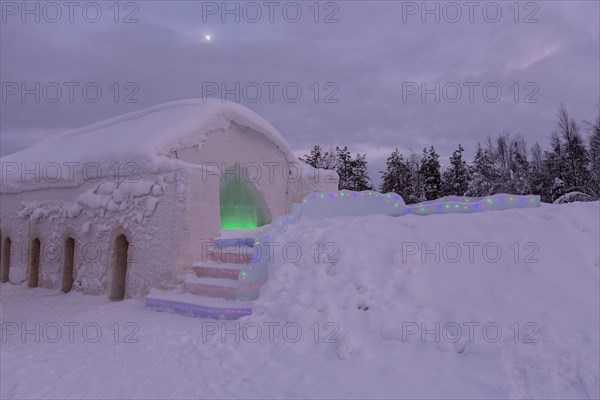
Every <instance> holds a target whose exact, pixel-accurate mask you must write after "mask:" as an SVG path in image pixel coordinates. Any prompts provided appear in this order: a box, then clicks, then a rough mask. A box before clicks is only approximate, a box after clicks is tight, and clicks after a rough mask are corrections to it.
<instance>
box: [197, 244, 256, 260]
mask: <svg viewBox="0 0 600 400" xmlns="http://www.w3.org/2000/svg"><path fill="white" fill-rule="evenodd" d="M206 258H207V259H208V260H210V261H214V262H217V263H225V264H248V263H249V262H250V261H252V259H253V258H254V249H253V248H249V247H238V246H236V247H225V246H222V247H216V246H215V248H208V249H207V250H206Z"/></svg>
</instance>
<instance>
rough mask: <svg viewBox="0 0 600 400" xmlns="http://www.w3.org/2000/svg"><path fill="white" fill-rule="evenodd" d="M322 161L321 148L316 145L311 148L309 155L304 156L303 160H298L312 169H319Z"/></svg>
mask: <svg viewBox="0 0 600 400" xmlns="http://www.w3.org/2000/svg"><path fill="white" fill-rule="evenodd" d="M322 160H323V155H322V154H321V146H319V145H318V144H317V145H315V147H313V149H312V150H311V151H310V154H305V155H304V158H300V161H304V162H305V163H307V164H308V165H310V166H312V167H313V168H321V167H320V166H321V164H322Z"/></svg>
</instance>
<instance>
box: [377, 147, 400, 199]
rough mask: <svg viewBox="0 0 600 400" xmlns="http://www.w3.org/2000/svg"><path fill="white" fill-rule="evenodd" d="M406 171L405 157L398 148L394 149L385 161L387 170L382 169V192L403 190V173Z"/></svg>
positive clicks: (380, 187) (380, 188) (380, 189)
mask: <svg viewBox="0 0 600 400" xmlns="http://www.w3.org/2000/svg"><path fill="white" fill-rule="evenodd" d="M405 173H406V171H405V165H404V158H403V157H402V154H400V152H399V151H398V149H396V150H394V151H393V152H392V154H391V155H390V156H389V157H388V159H387V161H386V163H385V171H381V185H380V186H379V191H380V192H381V193H397V194H400V191H401V187H400V185H401V181H402V175H404V174H405Z"/></svg>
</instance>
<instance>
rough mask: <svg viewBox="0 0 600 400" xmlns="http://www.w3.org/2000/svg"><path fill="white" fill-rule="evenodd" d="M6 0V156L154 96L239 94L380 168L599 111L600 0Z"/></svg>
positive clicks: (541, 131) (286, 125) (531, 135)
mask: <svg viewBox="0 0 600 400" xmlns="http://www.w3.org/2000/svg"><path fill="white" fill-rule="evenodd" d="M23 4H25V5H23ZM48 4H50V5H48ZM1 5H2V21H1V32H0V33H1V35H0V36H1V39H0V45H1V50H0V60H1V61H0V63H1V65H0V67H1V69H0V73H1V81H2V103H1V107H2V110H1V115H0V132H1V140H0V144H1V149H0V153H1V154H2V155H6V154H10V153H13V152H15V151H18V150H21V149H23V148H25V147H27V146H29V145H31V144H33V143H35V142H37V141H40V140H42V139H44V138H45V137H47V136H49V135H53V134H56V133H59V132H62V131H65V130H69V129H72V128H77V127H80V126H84V125H87V124H90V123H93V122H96V121H99V120H102V119H105V118H109V117H113V116H116V115H119V114H122V113H125V112H129V111H133V110H137V109H141V108H144V107H147V106H151V105H155V104H159V103H163V102H167V101H171V100H177V99H184V98H192V97H203V96H210V97H226V98H227V99H228V100H235V96H238V97H239V98H238V100H239V101H240V102H241V103H243V104H245V105H247V106H248V107H250V108H251V109H253V110H254V111H256V112H258V113H259V114H261V115H262V116H263V117H265V118H266V119H267V120H268V121H270V122H271V123H272V124H273V125H274V126H275V127H276V128H277V129H278V130H279V131H280V132H281V133H282V134H283V135H284V136H285V137H286V138H287V140H288V141H289V143H290V145H291V147H292V148H293V149H294V150H296V151H297V152H298V153H299V154H302V153H303V152H304V151H305V150H306V149H309V148H310V147H311V146H313V145H314V144H317V143H318V144H320V145H321V146H323V147H325V148H329V147H330V146H339V145H347V146H348V147H349V148H350V150H352V151H353V152H357V151H360V152H366V153H367V156H368V160H369V163H370V169H371V173H372V175H376V172H377V171H378V170H379V169H380V168H381V166H382V165H383V163H384V161H385V158H386V157H387V155H389V153H390V151H391V150H392V149H393V148H394V147H398V148H399V149H401V150H402V151H404V152H409V151H421V149H422V148H423V146H426V145H427V146H428V145H431V144H433V145H434V146H435V147H436V149H437V150H438V152H439V153H441V154H442V156H443V157H444V160H443V161H444V162H446V160H445V158H446V157H447V156H448V155H449V154H450V153H451V152H452V150H453V149H454V148H456V146H457V145H458V143H461V144H462V145H463V146H464V147H466V148H467V150H468V152H467V153H468V155H469V156H470V155H471V154H472V153H473V149H474V147H475V145H476V143H477V141H483V140H485V138H486V137H487V136H488V135H495V134H497V133H500V132H511V133H513V134H521V135H523V136H524V137H525V138H526V139H527V141H528V142H529V143H532V142H535V141H540V142H541V143H542V144H546V142H547V138H548V135H549V133H550V132H551V131H552V129H553V125H554V120H555V113H556V108H557V106H558V105H559V104H560V102H563V103H564V104H565V105H566V106H567V108H568V110H569V111H570V112H571V113H572V115H573V116H574V117H575V118H576V119H577V120H584V119H592V118H594V116H595V113H596V106H597V104H598V102H599V99H600V89H599V88H600V82H599V75H600V65H599V62H600V61H599V60H600V54H599V48H600V40H599V36H600V34H599V26H600V23H599V21H600V9H599V2H598V1H537V2H527V1H522V2H520V3H515V2H514V1H507V2H503V1H499V2H463V1H460V2H444V1H442V2H435V1H428V2H426V3H423V2H402V1H338V2H327V1H323V2H320V3H316V2H314V1H297V2H277V1H273V2H234V1H228V2H226V3H225V2H221V1H218V2H200V1H197V2H195V1H160V0H159V1H139V2H121V3H119V4H118V6H117V7H115V5H114V2H112V1H98V2H96V3H93V2H91V3H90V2H73V5H72V6H65V5H64V4H63V2H62V1H60V2H56V3H39V2H33V1H32V2H27V3H22V2H20V1H19V2H11V1H2V3H1ZM36 19H37V21H36ZM207 35H210V40H208V38H207ZM236 84H237V85H239V90H236ZM38 85H39V86H38ZM257 88H260V92H259V91H257ZM57 89H60V92H59V91H58V90H57ZM98 89H100V90H101V94H98V92H97V91H98ZM36 96H39V98H38V99H36Z"/></svg>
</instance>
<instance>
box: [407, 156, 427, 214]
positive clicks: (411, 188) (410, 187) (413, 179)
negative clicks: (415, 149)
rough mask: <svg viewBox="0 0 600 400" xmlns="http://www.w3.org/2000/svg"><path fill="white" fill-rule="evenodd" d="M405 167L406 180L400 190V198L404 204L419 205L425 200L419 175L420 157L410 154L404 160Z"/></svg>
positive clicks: (422, 183) (423, 186) (421, 178)
mask: <svg viewBox="0 0 600 400" xmlns="http://www.w3.org/2000/svg"><path fill="white" fill-rule="evenodd" d="M405 165H406V169H405V170H406V171H407V174H408V179H407V183H406V184H405V185H404V188H403V189H402V197H403V199H404V201H405V202H406V204H414V203H420V202H422V201H424V200H425V185H424V182H423V177H422V175H421V157H419V155H418V154H415V153H412V154H411V155H410V156H408V158H407V159H406V161H405Z"/></svg>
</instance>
